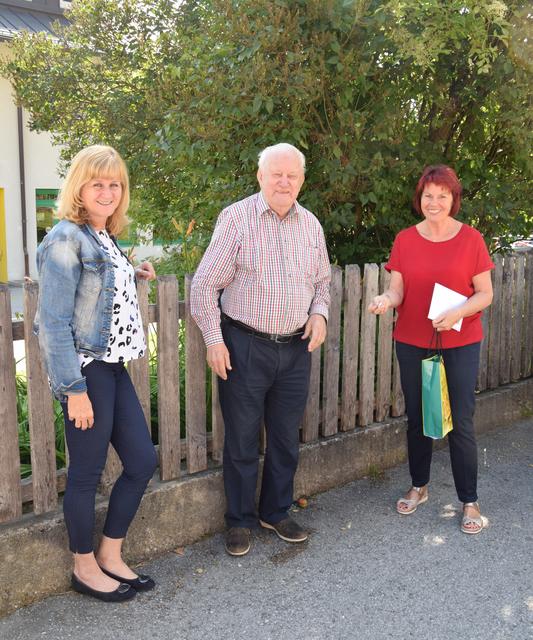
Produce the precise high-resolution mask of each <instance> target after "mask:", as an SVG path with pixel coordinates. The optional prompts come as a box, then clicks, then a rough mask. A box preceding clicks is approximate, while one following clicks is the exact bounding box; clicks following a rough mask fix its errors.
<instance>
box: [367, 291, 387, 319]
mask: <svg viewBox="0 0 533 640" xmlns="http://www.w3.org/2000/svg"><path fill="white" fill-rule="evenodd" d="M391 307H392V301H391V299H390V298H389V296H388V294H386V293H382V294H381V295H380V296H376V297H375V298H374V299H373V300H372V302H371V303H370V304H369V305H368V310H369V311H370V313H375V314H376V315H377V316H380V315H382V314H384V313H387V311H388V310H389V309H390V308H391Z"/></svg>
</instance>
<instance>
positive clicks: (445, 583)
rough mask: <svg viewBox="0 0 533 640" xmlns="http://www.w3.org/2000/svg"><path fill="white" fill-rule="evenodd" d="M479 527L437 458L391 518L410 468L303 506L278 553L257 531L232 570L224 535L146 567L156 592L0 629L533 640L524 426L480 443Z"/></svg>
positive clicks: (186, 638)
mask: <svg viewBox="0 0 533 640" xmlns="http://www.w3.org/2000/svg"><path fill="white" fill-rule="evenodd" d="M479 453H480V477H479V494H480V502H481V507H482V511H483V513H484V515H485V516H486V517H487V519H488V524H487V528H486V529H485V530H484V531H482V532H481V534H480V535H477V536H467V535H465V534H463V533H461V532H460V530H459V519H460V518H459V513H460V512H459V507H460V505H459V503H458V502H457V497H456V495H455V491H454V488H453V482H452V477H451V471H450V464H449V456H448V450H447V449H445V450H442V451H439V452H436V453H435V455H434V461H433V468H432V482H431V485H430V499H429V501H428V503H426V504H425V505H423V506H420V507H419V509H418V511H417V512H416V513H415V514H413V515H410V516H400V515H398V514H397V513H396V512H395V509H394V503H395V500H396V499H397V497H398V496H399V492H400V491H401V490H404V489H405V488H407V487H408V486H409V478H408V473H407V466H406V465H402V466H401V467H398V468H395V469H392V470H389V471H387V472H385V473H384V474H383V475H381V476H377V477H373V478H365V479H363V480H359V481H357V482H353V483H350V484H348V485H346V486H344V487H340V488H338V489H335V490H333V491H329V492H327V493H323V494H321V495H318V496H314V497H311V498H310V500H309V506H308V507H307V508H306V509H304V510H299V511H298V512H297V513H294V514H293V515H294V517H295V518H297V519H298V520H299V522H301V523H302V524H303V525H305V526H307V527H308V529H309V530H310V531H311V536H310V539H309V541H308V542H307V543H304V544H300V545H289V544H287V543H285V542H283V541H281V540H279V539H278V538H277V537H276V536H275V534H273V533H271V532H267V531H265V530H260V531H257V532H256V533H255V535H254V540H253V547H252V550H251V552H250V553H249V554H248V555H247V556H245V557H242V558H231V557H229V556H228V555H226V553H225V552H224V539H223V535H222V534H218V535H215V536H213V537H211V538H208V539H205V540H203V541H201V542H199V543H197V544H194V545H192V546H190V547H187V548H185V549H183V550H182V549H177V550H176V553H170V554H167V555H165V556H162V557H160V558H158V559H155V560H154V561H152V562H150V563H148V564H145V565H144V566H143V567H142V571H143V572H145V573H149V574H151V575H152V576H153V577H154V578H155V579H156V580H157V582H158V586H157V587H156V589H155V590H154V591H152V592H150V593H144V594H139V595H138V596H137V597H136V598H135V599H134V600H133V601H130V602H128V603H125V604H121V605H114V604H106V603H101V602H97V601H94V600H91V599H90V598H88V597H86V596H81V595H78V594H75V593H73V592H69V593H66V594H63V595H59V596H54V597H50V598H48V599H46V600H44V601H42V602H40V603H38V604H35V605H33V606H30V607H27V608H25V609H21V610H19V611H17V612H16V613H14V614H12V615H11V616H8V617H7V618H4V619H3V620H1V621H0V638H1V639H2V640H4V639H5V640H31V639H34V638H35V639H37V638H39V639H41V638H53V639H54V640H66V639H76V640H85V639H87V640H88V639H91V640H94V639H98V640H100V639H102V640H108V639H109V640H122V639H124V640H125V639H128V640H144V639H150V640H152V639H153V640H170V639H172V640H175V639H180V640H181V639H183V640H196V639H201V640H218V639H220V640H222V639H224V640H238V639H241V638H242V639H244V638H246V639H247V640H250V639H252V640H267V639H272V640H300V639H302V640H304V639H305V640H314V639H316V640H337V639H339V640H352V639H362V640H367V639H369V640H380V639H382V638H383V639H385V638H394V639H402V640H403V639H409V638H416V639H422V638H430V639H431V640H447V639H450V640H451V639H453V640H457V639H464V640H476V639H478V638H479V639H481V638H483V639H486V640H499V639H512V640H530V639H533V420H528V421H526V422H522V423H519V424H516V425H514V426H513V427H511V428H506V429H502V430H500V431H496V432H493V433H491V434H489V435H485V436H482V437H481V438H480V439H479Z"/></svg>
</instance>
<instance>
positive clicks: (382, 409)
mask: <svg viewBox="0 0 533 640" xmlns="http://www.w3.org/2000/svg"><path fill="white" fill-rule="evenodd" d="M389 282H390V273H389V272H388V271H387V270H386V269H385V265H381V269H380V276H379V291H385V290H386V289H388V287H389ZM366 313H368V311H367V312H366ZM392 321H393V310H392V309H390V310H389V311H388V312H387V313H385V314H383V315H380V316H379V317H378V322H379V325H378V357H377V371H376V422H382V421H383V420H384V419H385V418H386V417H387V416H388V415H389V410H390V406H391V394H392V390H391V386H392V384H391V383H392Z"/></svg>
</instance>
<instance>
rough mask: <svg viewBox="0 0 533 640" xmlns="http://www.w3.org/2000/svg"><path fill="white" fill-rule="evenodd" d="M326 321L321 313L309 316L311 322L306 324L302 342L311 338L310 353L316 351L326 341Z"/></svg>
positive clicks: (308, 348)
mask: <svg viewBox="0 0 533 640" xmlns="http://www.w3.org/2000/svg"><path fill="white" fill-rule="evenodd" d="M326 333H327V329H326V319H325V318H324V316H321V315H320V314H319V313H313V314H312V315H310V316H309V320H308V321H307V322H306V323H305V331H304V334H303V336H302V340H306V339H307V338H309V337H310V338H311V339H310V340H309V345H308V347H307V350H308V351H309V352H312V351H314V350H315V349H316V348H317V347H319V346H320V345H321V344H322V343H323V342H324V340H325V339H326Z"/></svg>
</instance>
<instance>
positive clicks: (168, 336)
mask: <svg viewBox="0 0 533 640" xmlns="http://www.w3.org/2000/svg"><path fill="white" fill-rule="evenodd" d="M494 261H495V263H496V268H495V270H494V271H493V283H494V301H493V303H492V305H491V307H490V309H489V310H488V311H487V312H486V313H485V314H484V316H483V324H484V329H485V336H486V337H485V339H484V341H483V343H482V349H481V366H480V370H479V378H478V389H479V391H484V390H486V389H494V388H496V387H498V386H500V385H505V384H508V383H509V382H511V381H517V380H519V379H521V378H526V377H529V376H531V375H532V353H533V254H528V255H527V256H525V255H520V256H506V257H502V256H500V255H497V256H495V257H494ZM388 279H389V274H388V273H387V272H386V271H385V269H384V268H383V266H381V267H380V266H378V265H376V264H366V265H365V266H364V269H363V272H362V273H361V269H360V268H359V266H357V265H349V266H347V267H346V268H345V269H344V272H343V270H342V269H340V268H339V267H336V266H334V267H332V280H331V309H330V318H329V323H328V336H327V340H326V342H325V344H324V345H323V347H322V351H321V350H316V351H315V352H314V353H313V356H312V368H311V386H310V393H309V398H308V403H307V408H306V410H305V414H304V418H303V422H302V425H301V441H302V442H312V441H314V440H318V439H320V438H325V437H328V436H332V435H335V434H337V433H338V432H345V431H350V430H353V429H356V428H364V427H366V426H367V425H369V424H371V423H372V422H381V421H384V420H386V419H387V418H388V417H389V416H400V415H402V414H403V413H404V403H403V396H402V392H401V388H400V379H399V371H398V366H397V361H396V358H395V355H394V351H393V340H392V329H393V322H394V318H393V315H392V314H386V315H384V316H380V317H376V316H374V315H372V314H369V313H367V312H366V308H367V306H368V304H369V302H370V300H371V299H372V298H373V297H374V296H375V295H376V294H377V293H378V291H381V290H383V288H384V287H386V286H387V282H388ZM190 285H191V277H187V278H186V279H185V291H184V301H181V300H180V296H179V293H180V292H179V290H178V281H177V279H176V278H175V277H174V276H161V277H159V278H158V279H157V282H156V284H155V286H156V289H157V303H156V304H149V303H148V285H147V284H146V283H140V284H139V289H138V295H139V302H140V308H141V314H142V318H143V322H144V326H145V331H146V330H147V328H148V325H149V324H151V323H154V324H156V325H157V354H156V356H157V386H158V403H157V406H158V436H159V442H158V453H159V476H160V479H161V480H162V481H168V480H173V479H176V478H179V477H180V476H182V475H183V474H194V473H197V472H200V471H204V470H206V469H207V467H208V460H209V459H211V461H212V463H213V462H214V463H218V464H219V463H220V461H221V457H222V447H223V440H224V425H223V421H222V416H221V413H220V408H219V403H218V397H217V384H216V383H215V380H214V377H213V376H212V379H211V382H212V384H211V392H212V402H211V406H212V410H211V415H210V416H209V420H208V416H207V402H206V393H207V389H206V382H207V370H206V361H205V347H204V344H203V340H202V336H201V334H200V331H199V330H198V328H197V327H196V325H195V323H194V322H193V320H192V318H191V315H190V310H189V306H190ZM24 289H25V291H24V320H23V321H16V322H13V321H12V318H11V306H10V297H9V289H8V287H7V285H0V425H1V428H2V432H1V434H2V437H1V438H0V522H10V521H16V520H18V519H20V518H21V517H22V511H23V505H24V508H25V511H29V510H33V513H34V514H41V513H45V512H49V511H53V510H55V509H56V508H57V504H58V495H59V494H60V493H61V492H62V491H63V490H64V486H65V477H66V471H65V469H60V470H56V457H55V433H54V420H53V412H52V398H51V395H50V391H49V387H48V382H47V378H46V375H45V373H44V371H43V368H42V365H41V360H40V355H39V347H38V343H37V339H36V337H35V336H34V335H33V333H32V330H31V327H32V322H33V318H34V315H35V310H36V306H37V295H38V286H37V284H36V283H27V284H26V285H25V287H24ZM180 323H184V324H183V325H181V326H182V328H183V327H184V330H185V354H184V355H185V358H184V361H185V367H182V368H181V370H180V364H179V363H180V358H179V357H178V354H179V348H180V347H179V339H178V334H179V330H180ZM14 340H24V341H25V350H26V373H27V380H28V413H29V430H30V444H31V463H32V476H31V478H29V479H26V480H23V481H21V479H20V457H19V444H18V418H17V398H16V387H15V361H14V352H13V341H14ZM182 360H183V358H182ZM129 371H130V374H131V376H132V379H133V382H134V385H135V388H136V390H137V393H138V396H139V399H140V401H141V405H142V407H143V410H144V413H145V415H146V418H147V422H148V424H150V381H149V362H148V357H147V356H145V357H144V358H142V359H141V360H138V361H135V362H132V363H131V364H130V366H129ZM180 385H184V388H185V431H186V437H185V438H184V439H182V438H181V437H180ZM209 427H210V428H209ZM262 446H263V447H264V437H263V438H262ZM212 463H211V466H213V465H212ZM119 472H120V462H119V461H118V457H117V455H116V454H115V452H114V451H113V449H112V448H111V447H110V453H109V456H108V461H107V465H106V469H105V471H104V475H103V480H102V485H101V487H102V493H104V494H105V493H106V490H107V489H108V488H109V486H111V485H112V483H113V482H114V480H115V478H116V477H117V475H118V473H119ZM319 472H320V470H319V469H317V473H319Z"/></svg>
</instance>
